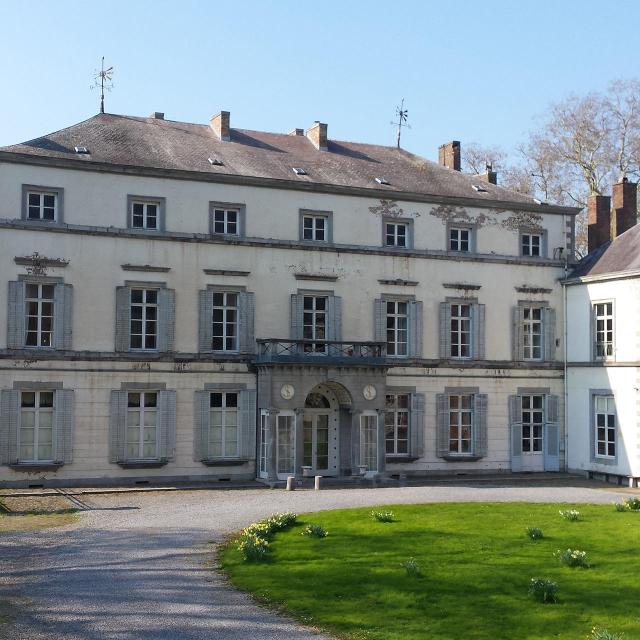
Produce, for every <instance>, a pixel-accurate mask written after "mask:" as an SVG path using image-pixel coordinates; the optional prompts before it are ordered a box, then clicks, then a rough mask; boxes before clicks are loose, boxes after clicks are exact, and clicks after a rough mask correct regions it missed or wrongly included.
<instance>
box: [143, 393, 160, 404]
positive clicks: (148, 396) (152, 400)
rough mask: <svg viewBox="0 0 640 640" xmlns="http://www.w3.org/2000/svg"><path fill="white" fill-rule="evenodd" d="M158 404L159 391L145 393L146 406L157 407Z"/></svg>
mask: <svg viewBox="0 0 640 640" xmlns="http://www.w3.org/2000/svg"><path fill="white" fill-rule="evenodd" d="M157 404H158V394H157V393H145V394H144V406H145V407H155V406H157Z"/></svg>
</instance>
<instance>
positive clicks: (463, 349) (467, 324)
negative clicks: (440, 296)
mask: <svg viewBox="0 0 640 640" xmlns="http://www.w3.org/2000/svg"><path fill="white" fill-rule="evenodd" d="M450 335H451V352H450V356H451V357H452V358H470V357H471V305H470V304H452V305H451V326H450Z"/></svg>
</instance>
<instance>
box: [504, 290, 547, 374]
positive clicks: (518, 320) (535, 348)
mask: <svg viewBox="0 0 640 640" xmlns="http://www.w3.org/2000/svg"><path fill="white" fill-rule="evenodd" d="M547 304H548V303H547V302H541V301H527V300H521V301H519V302H518V305H517V306H516V307H514V308H513V313H514V315H513V331H514V334H513V340H512V348H513V352H512V356H513V360H514V361H516V362H518V361H520V362H522V361H529V362H532V361H543V360H545V361H547V362H552V361H553V360H555V357H556V337H555V336H556V314H555V310H554V309H552V308H550V307H548V306H547Z"/></svg>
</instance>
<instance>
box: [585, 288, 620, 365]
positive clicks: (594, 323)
mask: <svg viewBox="0 0 640 640" xmlns="http://www.w3.org/2000/svg"><path fill="white" fill-rule="evenodd" d="M607 304H610V305H611V315H610V316H609V315H605V316H602V317H603V318H604V319H605V322H606V320H607V319H608V318H611V343H609V342H607V341H606V340H605V342H603V343H602V344H603V345H604V346H605V351H606V345H608V344H611V355H607V354H606V353H605V354H604V355H602V356H599V355H598V344H599V343H598V340H597V338H598V315H597V314H596V307H597V306H598V305H607ZM607 332H608V331H607V329H606V328H605V330H604V333H605V335H606V333H607ZM590 340H591V360H592V361H594V362H613V361H615V359H616V304H615V300H614V299H613V298H610V299H604V300H592V301H591V331H590Z"/></svg>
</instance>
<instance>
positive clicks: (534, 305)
mask: <svg viewBox="0 0 640 640" xmlns="http://www.w3.org/2000/svg"><path fill="white" fill-rule="evenodd" d="M518 306H519V307H520V308H521V310H522V326H521V327H520V330H521V331H522V360H523V362H544V360H545V349H546V345H545V312H544V310H545V307H546V305H544V304H541V303H538V302H531V303H527V302H522V303H519V305H518ZM527 310H529V311H539V313H540V318H539V319H537V320H536V319H535V318H534V319H531V318H529V319H527V318H526V317H525V315H526V311H527ZM532 323H537V324H538V326H539V327H540V331H539V334H538V335H539V337H540V344H539V345H538V347H537V348H538V349H539V350H540V355H539V357H537V358H536V357H533V356H531V357H527V355H526V352H527V348H529V349H530V350H531V352H532V353H533V349H534V348H535V345H527V344H525V343H526V338H527V336H529V337H532V336H535V333H533V332H531V331H530V332H528V333H527V332H525V326H526V325H527V324H529V325H531V324H532Z"/></svg>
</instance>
